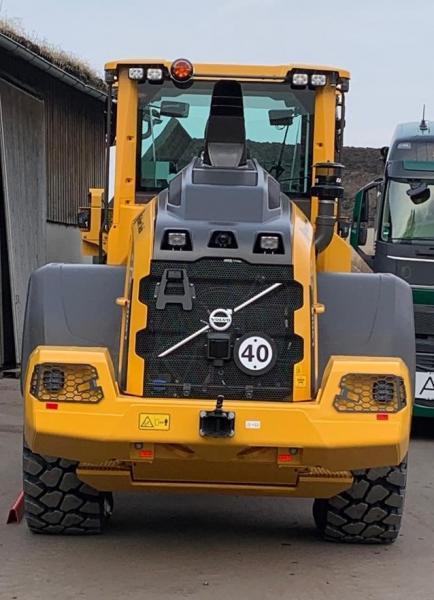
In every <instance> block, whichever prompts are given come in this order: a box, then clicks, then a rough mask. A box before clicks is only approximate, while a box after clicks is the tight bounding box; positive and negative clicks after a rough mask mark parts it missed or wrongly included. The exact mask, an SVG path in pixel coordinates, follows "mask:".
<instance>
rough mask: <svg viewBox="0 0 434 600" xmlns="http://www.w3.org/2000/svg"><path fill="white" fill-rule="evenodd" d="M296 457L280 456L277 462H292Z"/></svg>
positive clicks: (290, 455)
mask: <svg viewBox="0 0 434 600" xmlns="http://www.w3.org/2000/svg"><path fill="white" fill-rule="evenodd" d="M293 458H294V457H293V456H292V454H279V456H278V457H277V460H278V461H279V462H291V460H292V459H293Z"/></svg>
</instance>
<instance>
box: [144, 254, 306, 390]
mask: <svg viewBox="0 0 434 600" xmlns="http://www.w3.org/2000/svg"><path fill="white" fill-rule="evenodd" d="M173 271H176V272H178V273H179V272H182V273H183V279H184V284H185V286H184V284H183V283H182V282H180V283H178V285H176V283H173V284H170V285H171V286H172V287H171V288H170V289H169V290H168V293H169V295H171V296H170V297H171V301H169V302H168V303H166V304H165V306H164V308H162V307H161V301H162V300H163V301H164V300H165V299H164V297H163V296H162V295H163V293H164V292H165V290H163V289H162V285H163V282H164V285H168V284H167V281H168V279H170V277H172V275H171V274H172V273H173ZM168 273H169V275H170V277H169V278H168V275H167V274H168ZM175 275H176V273H175ZM174 281H175V280H174ZM275 283H282V285H281V286H280V287H278V288H277V289H274V290H273V291H272V292H270V293H269V294H266V295H264V296H263V297H261V298H259V299H258V300H256V301H255V302H253V303H252V304H250V305H249V306H246V307H245V308H243V309H241V310H240V311H239V312H236V313H234V314H233V315H232V325H231V327H230V328H229V329H228V330H227V332H225V333H226V334H230V346H231V355H230V358H228V359H227V360H223V361H221V362H220V363H218V361H214V360H212V359H210V358H208V335H207V334H208V332H205V333H204V334H202V335H200V336H198V337H197V338H195V339H194V340H192V341H190V342H188V343H187V344H186V345H184V346H182V347H180V348H178V349H176V350H174V351H173V352H172V353H171V354H168V355H167V356H165V357H162V358H159V356H158V355H159V354H160V353H161V352H163V351H164V350H166V349H168V348H170V347H171V346H173V345H174V344H176V343H177V342H179V341H181V340H182V339H183V338H185V337H187V336H189V335H190V334H192V333H194V332H195V331H197V330H198V329H200V328H201V327H203V326H204V325H207V324H208V323H209V315H210V313H211V312H212V311H214V310H215V309H219V308H223V309H234V308H235V307H237V306H239V305H240V304H242V303H244V302H245V301H246V300H248V299H250V298H252V297H253V296H255V295H257V294H259V293H260V292H262V291H264V290H266V289H267V288H269V287H270V286H271V285H273V284H275ZM187 286H188V289H189V290H191V294H190V298H187V299H186V300H187V303H186V304H185V306H182V304H180V303H179V302H178V303H177V302H176V300H177V298H176V296H177V295H179V301H180V302H181V301H182V297H183V295H184V292H185V290H186V289H187ZM166 292H167V290H166ZM139 299H140V301H141V302H143V303H144V304H146V305H147V306H148V321H147V327H146V328H145V329H142V330H140V331H138V332H137V335H136V346H135V349H136V353H137V354H138V355H139V356H140V357H142V358H143V359H144V360H145V381H144V395H145V396H156V397H168V398H175V397H181V398H182V397H193V398H213V399H215V398H216V397H217V396H218V395H220V394H221V395H223V396H224V397H225V398H232V399H253V400H291V396H292V385H293V367H294V364H295V363H297V362H299V361H300V360H301V359H302V358H303V339H302V338H301V337H299V336H297V335H295V334H294V312H295V310H297V309H298V308H300V307H301V306H302V304H303V288H302V286H301V285H300V284H299V283H297V282H295V281H294V280H293V270H292V267H291V266H286V265H283V266H280V265H279V266H277V265H261V266H258V265H251V264H248V263H244V262H240V261H228V260H222V259H202V260H199V261H196V262H193V263H191V262H189V263H187V262H185V263H183V262H177V263H174V262H170V263H169V262H165V261H153V263H152V265H151V273H150V275H149V276H148V277H146V278H143V279H142V280H141V282H140V289H139ZM158 301H160V308H157V302H158ZM172 301H175V303H173V302H172ZM189 301H190V302H191V310H189V309H188V308H189V306H188V303H189ZM210 331H211V330H210ZM250 332H252V334H254V335H258V336H260V335H261V333H262V334H263V335H264V336H268V338H271V340H272V343H273V346H274V349H275V354H276V356H275V361H273V364H272V367H271V368H270V369H269V370H268V371H267V372H265V373H263V374H261V375H251V374H249V373H246V372H244V371H243V370H242V369H240V368H239V366H237V364H236V363H235V361H234V359H233V352H234V350H233V346H234V342H235V340H236V339H237V338H240V337H241V336H244V335H245V334H249V333H250Z"/></svg>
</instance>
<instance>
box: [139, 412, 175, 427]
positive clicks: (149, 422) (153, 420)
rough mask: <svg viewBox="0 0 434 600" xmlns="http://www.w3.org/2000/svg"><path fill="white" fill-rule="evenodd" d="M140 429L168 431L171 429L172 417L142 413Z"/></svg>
mask: <svg viewBox="0 0 434 600" xmlns="http://www.w3.org/2000/svg"><path fill="white" fill-rule="evenodd" d="M139 429H153V430H154V431H168V430H169V429H170V415H161V414H157V413H140V415H139Z"/></svg>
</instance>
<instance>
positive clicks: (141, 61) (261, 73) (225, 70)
mask: <svg viewBox="0 0 434 600" xmlns="http://www.w3.org/2000/svg"><path fill="white" fill-rule="evenodd" d="M172 62H173V61H169V60H167V59H164V58H125V59H121V60H112V61H110V62H108V63H106V65H105V69H106V71H112V70H117V69H118V67H121V66H123V65H125V66H135V65H152V66H164V67H166V68H167V69H169V68H170V65H171V64H172ZM192 62H193V61H192ZM193 65H194V71H195V75H196V77H201V76H204V77H219V76H226V77H227V76H230V77H234V78H237V77H239V78H241V79H242V78H243V76H247V77H249V78H250V77H253V78H255V77H257V78H258V79H262V78H264V79H285V77H286V75H287V73H288V71H293V70H297V71H303V70H307V71H310V72H312V71H319V72H326V73H337V74H338V76H339V77H341V78H343V79H349V78H350V73H349V71H347V70H345V69H341V68H339V67H331V66H323V65H306V64H298V63H288V64H285V65H237V64H219V63H195V62H193Z"/></svg>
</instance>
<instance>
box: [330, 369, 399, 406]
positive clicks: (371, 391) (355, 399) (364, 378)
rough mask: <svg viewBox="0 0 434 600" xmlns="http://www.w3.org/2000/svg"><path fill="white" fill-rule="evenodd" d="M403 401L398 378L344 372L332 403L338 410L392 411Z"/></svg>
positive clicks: (394, 376)
mask: <svg viewBox="0 0 434 600" xmlns="http://www.w3.org/2000/svg"><path fill="white" fill-rule="evenodd" d="M406 404H407V399H406V394H405V385H404V381H403V379H402V377H398V376H396V375H373V374H366V373H348V374H347V375H344V377H342V379H341V381H340V391H339V394H337V395H336V396H335V399H334V402H333V406H334V407H335V409H336V410H337V411H339V412H358V413H395V412H398V411H399V410H401V409H402V408H404V406H405V405H406Z"/></svg>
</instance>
